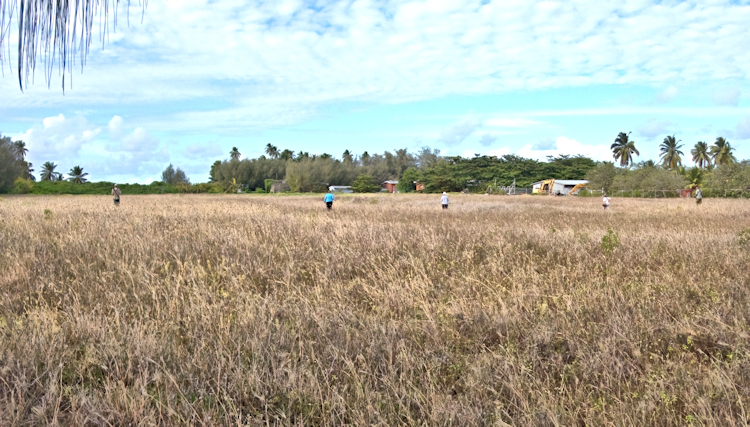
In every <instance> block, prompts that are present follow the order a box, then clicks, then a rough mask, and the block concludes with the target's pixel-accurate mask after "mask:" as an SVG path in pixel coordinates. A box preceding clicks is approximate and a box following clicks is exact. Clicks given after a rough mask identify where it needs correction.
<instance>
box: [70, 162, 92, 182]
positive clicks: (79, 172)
mask: <svg viewBox="0 0 750 427" xmlns="http://www.w3.org/2000/svg"><path fill="white" fill-rule="evenodd" d="M68 175H70V177H68V181H70V182H73V183H76V184H83V183H84V182H87V181H88V179H86V177H87V176H88V173H83V168H82V167H80V166H75V167H74V168H73V169H71V170H70V172H69V173H68Z"/></svg>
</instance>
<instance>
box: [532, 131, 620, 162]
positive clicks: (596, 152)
mask: <svg viewBox="0 0 750 427" xmlns="http://www.w3.org/2000/svg"><path fill="white" fill-rule="evenodd" d="M542 148H547V149H535V146H532V145H531V144H529V145H526V146H524V147H523V148H521V149H520V150H518V155H519V156H523V157H530V158H532V159H538V160H547V156H559V155H561V154H567V155H570V156H575V155H579V154H581V155H584V156H586V157H590V158H592V159H594V160H611V159H612V151H610V149H609V145H607V144H597V145H586V144H582V143H580V142H578V141H576V140H574V139H570V138H567V137H564V136H560V137H557V139H555V140H554V146H550V145H548V146H547V147H542Z"/></svg>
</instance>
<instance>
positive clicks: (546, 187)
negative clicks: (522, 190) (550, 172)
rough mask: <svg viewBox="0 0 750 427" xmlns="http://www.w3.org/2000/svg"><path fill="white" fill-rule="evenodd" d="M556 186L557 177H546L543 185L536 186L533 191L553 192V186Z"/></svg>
mask: <svg viewBox="0 0 750 427" xmlns="http://www.w3.org/2000/svg"><path fill="white" fill-rule="evenodd" d="M554 186H555V179H554V178H552V179H545V180H544V181H542V185H541V186H540V187H539V188H535V189H534V191H532V193H533V194H551V193H552V188H553V187H554Z"/></svg>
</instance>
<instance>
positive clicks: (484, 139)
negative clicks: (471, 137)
mask: <svg viewBox="0 0 750 427" xmlns="http://www.w3.org/2000/svg"><path fill="white" fill-rule="evenodd" d="M496 141H497V136H494V135H492V134H489V133H485V134H484V135H482V136H481V138H479V144H481V145H482V147H489V146H490V145H492V144H494V143H495V142H496Z"/></svg>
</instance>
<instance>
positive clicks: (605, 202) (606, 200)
mask: <svg viewBox="0 0 750 427" xmlns="http://www.w3.org/2000/svg"><path fill="white" fill-rule="evenodd" d="M602 207H603V208H604V210H605V211H606V210H607V208H608V207H609V197H607V194H606V193H602Z"/></svg>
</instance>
